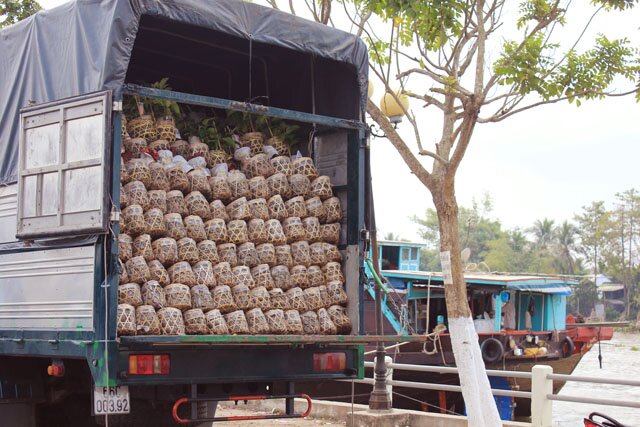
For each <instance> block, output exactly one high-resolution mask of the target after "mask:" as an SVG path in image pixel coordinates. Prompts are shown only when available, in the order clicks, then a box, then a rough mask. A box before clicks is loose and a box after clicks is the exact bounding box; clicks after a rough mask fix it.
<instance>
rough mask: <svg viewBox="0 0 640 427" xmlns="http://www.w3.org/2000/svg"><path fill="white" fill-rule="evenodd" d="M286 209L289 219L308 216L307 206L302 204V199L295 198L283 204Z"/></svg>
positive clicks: (300, 197) (299, 197)
mask: <svg viewBox="0 0 640 427" xmlns="http://www.w3.org/2000/svg"><path fill="white" fill-rule="evenodd" d="M284 205H285V207H286V208H287V213H288V215H289V216H290V217H292V216H297V217H298V218H305V217H307V216H308V213H307V205H305V203H304V197H302V196H295V197H292V198H291V199H289V200H287V201H286V202H284Z"/></svg>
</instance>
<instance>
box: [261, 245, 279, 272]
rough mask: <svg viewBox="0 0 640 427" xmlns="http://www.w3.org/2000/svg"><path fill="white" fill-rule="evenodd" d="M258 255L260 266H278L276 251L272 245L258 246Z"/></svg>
mask: <svg viewBox="0 0 640 427" xmlns="http://www.w3.org/2000/svg"><path fill="white" fill-rule="evenodd" d="M256 254H257V256H258V262H259V263H260V264H267V265H269V267H273V266H274V265H277V260H276V249H275V246H273V244H271V243H263V244H261V245H258V246H256Z"/></svg>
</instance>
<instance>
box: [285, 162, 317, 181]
mask: <svg viewBox="0 0 640 427" xmlns="http://www.w3.org/2000/svg"><path fill="white" fill-rule="evenodd" d="M291 167H292V168H293V173H294V174H300V175H304V176H306V177H307V178H309V180H314V179H316V177H317V176H318V171H317V170H316V166H315V165H314V164H313V159H311V157H299V158H297V159H295V160H294V161H292V162H291Z"/></svg>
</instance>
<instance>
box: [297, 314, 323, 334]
mask: <svg viewBox="0 0 640 427" xmlns="http://www.w3.org/2000/svg"><path fill="white" fill-rule="evenodd" d="M300 319H301V320H302V331H303V333H304V334H305V335H318V334H320V322H319V320H318V313H316V312H315V311H307V312H305V313H302V314H300Z"/></svg>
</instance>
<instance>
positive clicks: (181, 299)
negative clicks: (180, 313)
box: [164, 283, 192, 310]
mask: <svg viewBox="0 0 640 427" xmlns="http://www.w3.org/2000/svg"><path fill="white" fill-rule="evenodd" d="M164 295H165V297H166V298H167V305H168V306H169V307H173V308H177V309H179V310H188V309H190V308H191V307H192V306H191V292H190V290H189V286H187V285H185V284H183V283H172V284H170V285H169V286H167V287H165V288H164Z"/></svg>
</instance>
